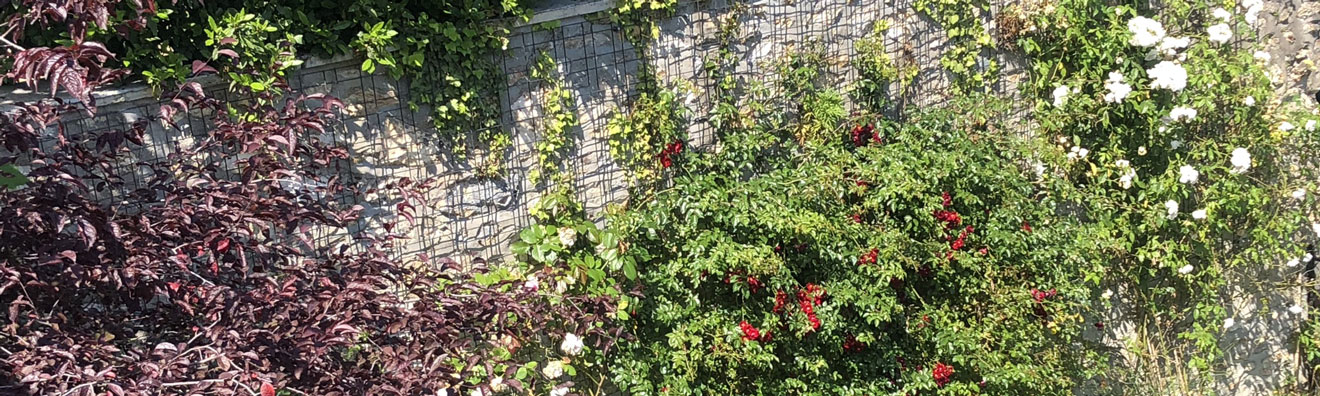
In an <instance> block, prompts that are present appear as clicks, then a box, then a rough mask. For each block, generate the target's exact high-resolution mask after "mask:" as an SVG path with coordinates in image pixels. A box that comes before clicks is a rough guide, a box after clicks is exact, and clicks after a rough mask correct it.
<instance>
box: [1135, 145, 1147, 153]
mask: <svg viewBox="0 0 1320 396" xmlns="http://www.w3.org/2000/svg"><path fill="white" fill-rule="evenodd" d="M1137 155H1146V146H1141V147H1137Z"/></svg>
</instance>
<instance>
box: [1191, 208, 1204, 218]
mask: <svg viewBox="0 0 1320 396" xmlns="http://www.w3.org/2000/svg"><path fill="white" fill-rule="evenodd" d="M1192 218H1193V219H1197V220H1205V209H1197V210H1193V211H1192Z"/></svg>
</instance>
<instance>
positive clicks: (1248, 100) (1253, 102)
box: [1242, 96, 1256, 107]
mask: <svg viewBox="0 0 1320 396" xmlns="http://www.w3.org/2000/svg"><path fill="white" fill-rule="evenodd" d="M1242 104H1244V105H1247V107H1251V106H1255V105H1256V97H1254V96H1248V97H1245V98H1242Z"/></svg>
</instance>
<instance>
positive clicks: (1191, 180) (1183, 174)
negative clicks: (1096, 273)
mask: <svg viewBox="0 0 1320 396" xmlns="http://www.w3.org/2000/svg"><path fill="white" fill-rule="evenodd" d="M1200 179H1201V172H1198V171H1197V170H1196V168H1193V167H1192V166H1191V165H1183V166H1182V167H1181V168H1178V182H1179V183H1184V184H1196V181H1197V180H1200Z"/></svg>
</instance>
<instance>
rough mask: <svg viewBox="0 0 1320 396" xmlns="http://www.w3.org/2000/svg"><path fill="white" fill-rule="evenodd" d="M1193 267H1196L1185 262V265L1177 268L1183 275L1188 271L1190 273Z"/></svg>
mask: <svg viewBox="0 0 1320 396" xmlns="http://www.w3.org/2000/svg"><path fill="white" fill-rule="evenodd" d="M1195 269H1196V268H1195V267H1192V265H1191V264H1187V265H1184V266H1182V268H1179V269H1178V273H1180V274H1183V275H1186V274H1190V273H1192V270H1195Z"/></svg>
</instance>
